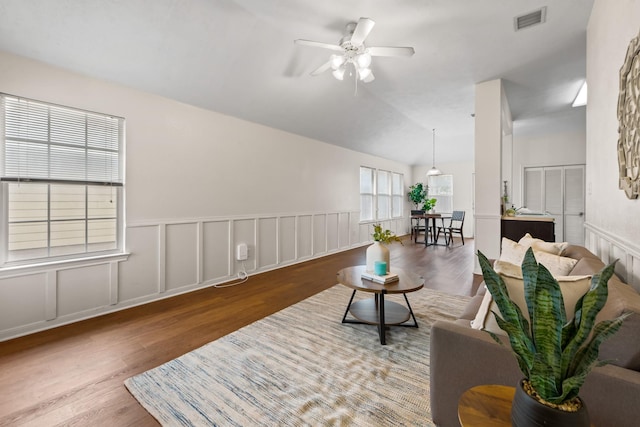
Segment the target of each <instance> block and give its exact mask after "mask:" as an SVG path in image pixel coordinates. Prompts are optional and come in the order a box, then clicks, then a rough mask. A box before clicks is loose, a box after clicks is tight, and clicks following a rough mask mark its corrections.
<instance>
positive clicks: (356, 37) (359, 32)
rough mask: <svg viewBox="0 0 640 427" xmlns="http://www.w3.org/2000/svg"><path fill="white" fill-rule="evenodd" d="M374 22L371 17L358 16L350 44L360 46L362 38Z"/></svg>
mask: <svg viewBox="0 0 640 427" xmlns="http://www.w3.org/2000/svg"><path fill="white" fill-rule="evenodd" d="M375 24H376V23H375V21H374V20H373V19H369V18H360V19H359V20H358V25H356V29H355V30H353V35H352V36H351V44H352V45H354V46H360V45H361V44H362V43H363V42H364V39H366V38H367V36H368V35H369V33H370V32H371V29H372V28H373V26H374V25H375Z"/></svg>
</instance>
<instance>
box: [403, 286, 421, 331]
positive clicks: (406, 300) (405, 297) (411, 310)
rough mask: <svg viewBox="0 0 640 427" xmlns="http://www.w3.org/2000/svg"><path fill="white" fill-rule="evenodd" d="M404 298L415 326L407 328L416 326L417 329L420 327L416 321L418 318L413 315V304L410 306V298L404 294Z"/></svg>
mask: <svg viewBox="0 0 640 427" xmlns="http://www.w3.org/2000/svg"><path fill="white" fill-rule="evenodd" d="M402 295H403V296H404V300H405V302H406V303H407V308H409V313H410V314H411V317H412V318H413V325H407V326H415V327H416V328H417V327H418V321H417V320H416V316H415V314H413V309H412V308H411V304H409V298H407V294H402Z"/></svg>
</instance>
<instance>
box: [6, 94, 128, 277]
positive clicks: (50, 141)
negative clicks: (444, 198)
mask: <svg viewBox="0 0 640 427" xmlns="http://www.w3.org/2000/svg"><path fill="white" fill-rule="evenodd" d="M22 102H24V103H25V105H26V107H25V108H26V109H27V110H28V111H30V110H29V108H31V106H34V108H36V109H37V108H41V109H43V111H44V110H46V111H47V114H48V115H47V123H46V124H45V125H42V126H43V127H44V128H46V137H43V136H40V137H39V138H31V136H30V135H29V134H28V132H27V134H26V136H22V135H20V136H16V135H17V134H16V132H17V131H16V129H20V132H22V130H23V128H22V127H23V126H25V127H26V129H27V130H28V129H29V126H32V125H33V122H32V121H31V118H30V117H29V115H28V114H27V115H26V116H27V120H25V121H24V122H19V124H17V125H16V120H17V121H20V120H22V119H23V117H22V116H23V115H24V113H23V110H20V111H19V112H18V113H16V112H15V111H12V112H11V113H12V114H9V112H8V111H9V108H15V106H16V105H18V106H19V107H20V108H22V104H21V103H22ZM8 104H11V107H9V106H8ZM53 111H55V113H54V112H53ZM54 114H60V115H62V116H64V115H65V114H68V115H69V116H67V117H68V118H69V121H65V120H61V121H60V122H56V123H57V124H53V123H54V120H53V119H52V117H53V115H54ZM57 117H59V116H57ZM79 117H84V120H85V122H84V123H82V122H80V123H81V124H80V128H81V129H82V126H84V135H82V133H80V137H79V138H80V139H79V140H78V139H77V138H78V133H77V132H76V133H75V134H74V135H72V134H71V133H72V132H74V129H73V128H72V126H73V125H72V124H71V122H72V121H73V120H76V123H75V126H76V128H75V130H76V131H77V128H78V123H79V122H78V121H77V120H78V118H79ZM63 118H64V117H63ZM7 120H10V121H11V123H10V124H7V125H6V126H5V124H6V123H7ZM96 120H98V121H96ZM100 120H101V121H102V122H103V124H102V125H101V124H100V123H99V121H100ZM96 123H98V124H97V125H96ZM16 126H17V128H16ZM54 126H59V128H55V127H54ZM60 129H62V135H63V136H60V135H61V134H57V135H58V137H62V138H63V139H64V138H69V139H71V138H72V137H75V138H76V141H75V142H72V143H67V142H66V141H65V142H62V143H58V142H55V141H54V138H55V137H53V135H54V133H56V132H59V131H60ZM68 129H71V130H68ZM67 132H69V133H67ZM100 132H102V134H100ZM107 132H109V134H107ZM112 132H115V134H114V133H112ZM98 134H100V135H104V141H102V140H101V139H100V138H101V137H98V136H96V135H98ZM36 139H37V140H36ZM78 141H80V142H78ZM96 141H98V142H97V143H96ZM113 141H115V143H114V142H113ZM114 144H115V145H114ZM22 145H24V146H31V147H33V146H36V145H37V146H41V147H46V150H47V155H46V162H45V166H42V168H44V169H42V168H41V165H38V166H37V167H36V168H34V169H31V170H27V171H26V172H25V173H24V174H23V171H22V166H20V167H19V168H18V169H19V172H18V174H17V175H18V176H16V173H15V171H16V168H15V166H16V163H15V161H16V160H15V159H16V158H17V157H18V156H22V155H25V153H27V152H30V151H29V150H30V148H29V147H27V148H25V149H24V152H20V153H19V155H16V154H15V150H16V148H15V147H22ZM54 145H55V146H56V148H57V147H61V150H60V151H63V152H64V151H65V147H67V146H71V149H69V150H68V151H69V152H74V153H75V155H76V159H77V153H78V152H83V153H84V159H83V160H82V161H83V163H81V164H79V163H77V162H76V161H75V160H74V157H73V155H72V154H69V155H68V156H66V155H63V156H60V157H57V158H56V157H55V155H54V154H52V153H53V151H54V150H52V149H51V148H50V147H52V146H54ZM7 147H9V149H8V148H7ZM109 147H110V148H109ZM114 147H115V148H114ZM11 149H13V150H14V152H13V153H9V154H8V153H7V151H8V150H11ZM124 150H125V119H124V118H122V117H118V116H114V115H111V114H104V113H97V112H93V111H87V110H83V109H79V108H75V107H69V106H63V105H58V104H53V103H50V102H46V101H39V100H34V99H29V98H25V97H21V96H16V95H10V94H6V93H0V200H1V201H2V207H1V208H0V231H2V236H3V237H2V240H1V241H0V271H4V270H12V269H14V268H23V267H29V266H37V265H48V264H52V263H59V262H64V263H68V262H74V261H81V260H85V259H95V258H103V257H111V256H121V255H124V247H125V242H124V224H125V220H124V213H125V210H124V200H125V194H124V170H125V169H124V164H125V163H124ZM94 153H97V154H94ZM96 156H97V157H96ZM96 159H100V160H98V161H96ZM102 159H105V160H104V161H102ZM58 160H59V161H58ZM12 162H13V163H12ZM102 163H104V165H103V164H102ZM107 164H108V165H109V166H108V167H107V166H106V165H107ZM113 165H115V167H116V168H117V169H116V172H115V173H114V171H113V170H112V169H113V168H114V166H113ZM51 166H55V167H51ZM60 167H62V169H60ZM75 167H78V168H80V169H84V171H85V172H84V179H68V178H67V175H69V174H68V173H67V169H65V168H68V169H70V170H71V174H73V173H74V172H75V171H74V170H73V169H74V168H75ZM100 168H103V170H100ZM107 168H108V171H107ZM25 169H29V167H27V168H25ZM32 170H36V172H35V173H32ZM43 170H46V171H47V173H48V176H46V177H45V176H43V175H42V171H43ZM109 174H110V175H109ZM72 178H74V177H72ZM16 184H17V185H19V186H32V185H33V186H34V187H32V188H34V189H35V188H37V187H35V186H36V185H38V186H46V190H45V191H44V192H43V193H42V195H44V197H45V198H46V210H45V211H44V212H46V215H45V216H46V219H43V218H42V217H41V218H40V219H39V220H38V221H37V223H38V224H46V226H45V228H46V236H47V237H46V246H40V247H38V248H36V247H34V248H32V249H27V250H33V252H34V253H37V252H38V251H40V252H42V253H44V252H46V255H44V256H43V254H42V253H41V254H38V255H36V256H28V257H25V258H23V259H11V255H12V254H11V252H12V251H10V250H9V245H10V243H9V239H10V235H9V231H10V223H11V215H10V206H9V205H10V204H12V203H14V202H12V201H11V200H10V199H9V196H10V193H11V191H12V190H13V189H15V188H16V187H13V186H15V185H16ZM54 186H55V189H57V190H60V192H59V193H57V194H64V190H65V187H66V188H68V189H70V188H71V186H74V187H76V186H80V187H82V188H83V190H79V191H75V193H76V194H83V197H82V200H81V201H80V199H78V200H75V205H74V208H75V209H76V210H77V211H83V214H82V215H78V218H77V219H74V221H76V222H78V223H82V228H83V231H84V234H83V235H82V236H80V237H78V239H82V240H83V242H82V243H81V244H78V245H76V246H75V248H76V249H77V248H82V249H81V250H74V251H73V252H72V253H67V254H64V253H61V254H54V255H52V254H51V252H52V248H53V251H56V245H55V244H52V238H51V233H52V231H53V230H52V229H55V227H52V225H53V224H61V223H62V220H60V219H56V218H55V217H52V212H54V213H55V210H56V209H59V208H55V207H52V201H54V198H53V197H52V191H51V189H52V187H54ZM92 187H97V188H98V191H97V192H93V191H91V190H90V188H92ZM104 187H110V191H109V198H110V202H115V204H116V206H115V208H114V211H113V213H109V215H110V216H109V218H102V217H97V216H95V212H96V209H97V210H99V209H100V207H96V199H95V198H93V194H100V193H105V191H104V190H102V189H101V188H104ZM18 193H19V192H18ZM18 193H14V194H18ZM90 195H92V197H89V196H90ZM17 203H19V202H17ZM42 203H45V202H42V201H41V204H42ZM14 206H15V205H14ZM102 206H104V205H102ZM39 209H42V208H41V207H39ZM92 211H93V212H94V214H92ZM104 220H108V221H112V220H115V221H114V222H115V230H113V234H112V235H113V236H114V239H115V241H114V242H113V244H110V243H109V242H106V244H104V245H103V244H101V243H98V242H96V241H95V240H94V241H93V242H92V240H93V239H94V236H93V235H92V234H91V233H90V231H92V228H93V226H94V225H95V224H97V222H99V221H104ZM65 221H70V222H72V221H71V219H65ZM13 223H14V224H27V223H28V221H27V220H25V219H22V220H20V221H14V222H13ZM109 229H111V226H110V227H109ZM107 245H108V246H109V248H106V249H105V246H107ZM71 247H72V245H60V246H58V248H71ZM92 247H93V248H92ZM17 250H18V249H16V251H17ZM59 252H64V249H59ZM17 258H19V257H17Z"/></svg>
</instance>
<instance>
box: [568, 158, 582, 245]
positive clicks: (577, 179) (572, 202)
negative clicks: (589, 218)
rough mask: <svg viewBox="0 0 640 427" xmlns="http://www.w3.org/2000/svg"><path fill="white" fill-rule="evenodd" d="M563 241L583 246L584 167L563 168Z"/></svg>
mask: <svg viewBox="0 0 640 427" xmlns="http://www.w3.org/2000/svg"><path fill="white" fill-rule="evenodd" d="M564 241H565V242H569V243H572V244H575V245H584V165H579V166H567V167H565V168H564Z"/></svg>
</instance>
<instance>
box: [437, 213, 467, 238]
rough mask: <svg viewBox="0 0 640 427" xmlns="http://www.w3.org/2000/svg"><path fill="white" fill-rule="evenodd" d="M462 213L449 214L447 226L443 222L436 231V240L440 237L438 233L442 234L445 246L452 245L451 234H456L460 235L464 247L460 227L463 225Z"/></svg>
mask: <svg viewBox="0 0 640 427" xmlns="http://www.w3.org/2000/svg"><path fill="white" fill-rule="evenodd" d="M464 212H465V211H453V212H452V213H451V218H449V225H445V221H444V220H443V221H442V223H443V224H442V226H439V227H438V231H437V233H436V240H437V239H438V237H439V236H440V232H441V231H442V232H444V241H445V243H446V244H447V245H449V244H452V243H453V234H454V233H457V234H459V235H460V238H461V239H462V244H463V245H464V235H463V234H462V227H463V225H464Z"/></svg>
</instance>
